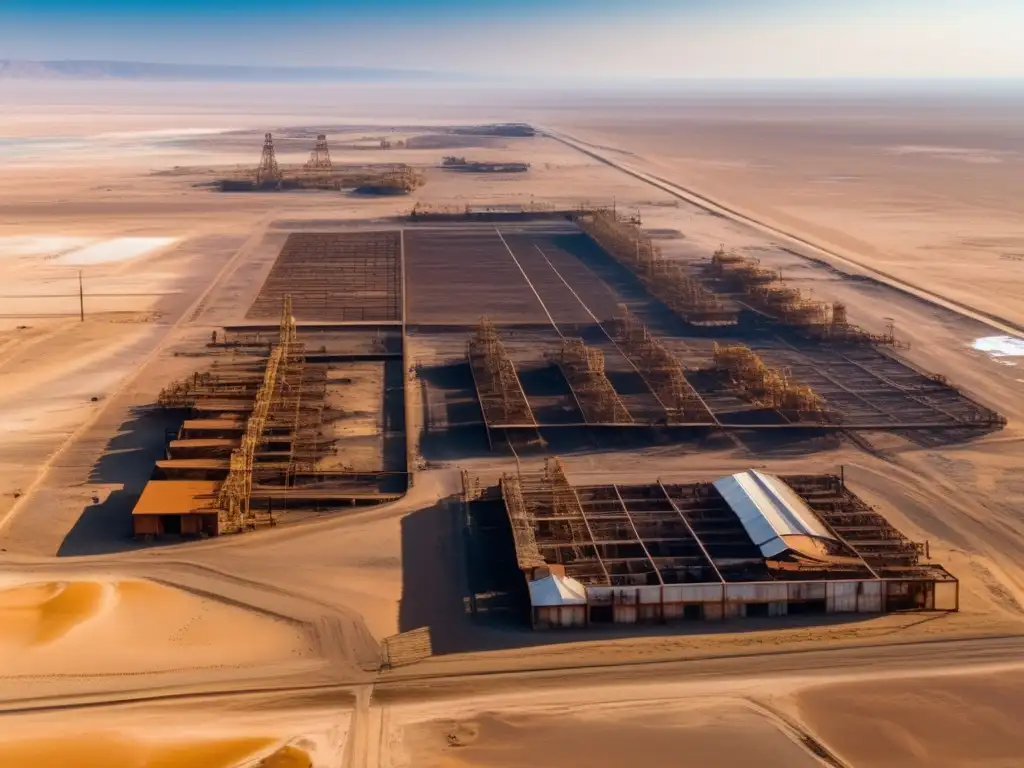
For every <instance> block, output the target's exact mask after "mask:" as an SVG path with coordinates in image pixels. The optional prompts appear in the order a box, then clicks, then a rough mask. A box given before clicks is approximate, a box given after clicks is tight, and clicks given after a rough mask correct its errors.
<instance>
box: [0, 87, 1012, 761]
mask: <svg viewBox="0 0 1024 768" xmlns="http://www.w3.org/2000/svg"><path fill="white" fill-rule="evenodd" d="M0 103H3V104H4V110H3V112H2V113H0V166H2V169H3V171H2V173H0V766H5V767H7V766H10V767H11V768H30V767H31V768H65V767H67V768H71V767H78V766H82V767H84V766H94V765H103V766H109V768H121V767H122V766H124V767H125V768H127V767H128V766H132V767H133V768H135V767H142V766H145V767H146V768H155V767H156V766H179V765H181V766H197V767H201V768H243V767H244V768H256V767H257V766H262V767H263V768H271V767H272V766H273V767H276V768H285V767H287V768H293V767H294V768H299V767H301V768H310V767H313V766H315V767H316V768H329V767H330V768H341V767H342V766H344V767H345V768H362V767H363V766H372V767H373V768H385V767H388V768H392V767H394V768H397V767H398V766H410V767H412V768H441V767H445V768H455V767H456V766H467V767H468V766H475V767H480V768H526V767H527V766H574V765H587V766H592V767H593V768H598V767H601V766H609V767H610V766H620V765H627V764H643V765H645V766H735V765H762V766H779V768H783V767H789V766H820V765H825V766H833V767H839V766H847V767H849V768H854V767H858V768H859V767H861V766H893V768H896V767H897V766H899V767H901V768H902V767H905V766H968V765H970V766H1011V765H1024V729H1022V728H1021V727H1020V716H1019V713H1020V712H1021V711H1022V708H1024V470H1022V460H1021V456H1022V435H1024V433H1022V429H1024V421H1022V420H1024V198H1022V197H1021V195H1020V194H1019V192H1020V180H1021V179H1022V178H1024V136H1022V134H1021V132H1020V130H1019V126H1020V125H1021V118H1022V117H1024V102H1022V101H1021V100H1020V97H1019V96H1016V97H1009V96H1008V97H1006V98H998V99H997V98H988V97H983V96H977V95H976V96H973V97H970V96H952V95H939V94H931V95H927V96H923V95H922V96H900V97H899V98H897V97H895V96H885V97H883V96H873V97H868V96H857V95H854V94H852V93H851V94H846V95H834V94H833V95H832V96H830V97H828V98H827V99H826V98H818V97H814V98H812V97H811V96H809V95H799V94H797V95H793V94H790V95H782V94H778V95H764V94H762V95H759V96H757V97H754V96H743V95H739V94H732V95H723V94H719V95H714V94H711V93H706V94H697V95H693V96H687V97H683V96H680V95H678V94H675V95H665V96H663V97H662V96H655V95H653V94H647V95H636V94H634V95H630V96H626V95H617V94H614V93H608V94H602V95H596V94H594V93H579V94H569V93H566V94H558V95H554V94H552V93H537V94H533V93H528V92H525V91H510V92H507V93H503V94H502V93H489V94H487V93H479V92H476V91H474V90H472V89H470V88H463V89H458V90H451V91H442V90H436V91H434V92H430V91H429V89H428V90H423V89H416V90H409V91H406V90H403V89H398V88H390V89H384V90H383V91H372V90H370V89H364V88H344V87H340V86H338V87H335V86H326V85H314V86H302V87H295V88H291V87H289V88H285V87H284V86H280V85H276V86H266V87H264V86H260V87H256V86H253V85H238V86H235V85H231V86H228V85H223V84H208V83H207V84H202V85H201V86H199V85H197V86H195V88H193V87H191V86H189V85H188V84H181V83H177V84H159V85H151V84H150V85H146V86H145V87H143V86H142V85H140V84H130V83H127V84H126V83H95V84H91V85H90V86H89V87H83V86H81V85H80V84H79V85H73V84H67V83H60V82H55V83H44V82H39V83H32V84H26V83H25V82H18V81H10V82H6V81H0ZM266 134H270V135H269V136H267V135H266ZM320 137H322V138H320ZM271 151H272V152H273V157H272V158H271V157H270V156H269V152H271ZM328 153H329V155H328ZM446 157H448V158H455V159H453V160H448V161H447V162H446V161H445V160H444V158H446ZM271 159H272V160H273V163H271ZM463 159H464V160H465V162H463ZM517 164H528V168H524V167H522V166H519V165H517ZM339 180H340V181H339ZM236 189H237V190H239V191H235V190H236ZM755 470H756V471H757V472H756V473H755V472H754V471H755ZM780 477H781V478H782V479H783V480H784V481H786V483H788V485H782V484H781V481H779V480H778V478H780ZM729 478H732V480H729ZM744 478H746V480H744ZM751 478H754V480H751V481H752V482H759V483H761V482H763V483H766V484H767V485H765V489H763V492H762V498H770V499H776V500H777V501H778V500H779V499H789V500H791V501H792V503H793V504H796V505H798V506H800V508H801V509H804V510H806V513H807V515H808V518H807V519H810V518H811V517H813V519H814V521H815V522H814V523H813V524H807V523H806V520H804V521H803V522H800V521H797V523H794V525H795V526H796V528H800V526H801V525H804V526H805V527H804V528H800V531H799V532H798V533H799V534H800V535H794V534H793V531H795V530H796V528H794V529H793V530H790V531H789V534H787V533H786V532H785V531H781V530H780V529H778V528H775V530H774V532H773V534H772V535H771V536H767V537H766V538H765V539H764V540H758V539H757V537H756V534H755V533H753V531H754V527H755V526H756V522H751V521H750V520H746V519H743V516H742V514H741V513H740V512H739V511H737V510H739V509H740V507H741V504H740V503H739V502H737V501H735V499H734V498H733V497H732V496H731V495H730V494H731V493H733V491H734V490H735V489H736V488H740V489H742V488H743V487H745V486H743V485H742V483H743V482H746V481H748V480H750V479H751ZM758 478H759V479H758ZM712 483H714V485H711V484H712ZM729 483H732V485H730V484H729ZM773 483H774V485H773ZM779 487H782V488H783V490H778V488H779ZM730 489H733V490H730ZM764 494H767V495H764ZM778 503H782V502H778ZM734 512H735V514H734ZM762 512H763V510H762ZM765 514H766V515H767V516H766V517H765V520H768V519H781V518H786V513H785V512H784V511H783V512H778V511H776V512H774V513H773V514H774V515H775V518H771V515H768V513H765ZM807 525H810V527H807ZM812 529H813V530H812ZM787 535H788V536H789V538H788V539H787ZM797 539H799V541H797ZM769 540H770V541H769ZM771 542H776V543H777V542H783V543H782V544H781V545H780V546H779V547H777V548H775V549H771V546H773V545H772V544H771ZM546 587H550V588H551V589H552V590H553V592H552V593H551V594H547V595H546V596H542V588H546ZM673 590H676V591H675V592H673ZM670 594H677V595H685V596H682V597H676V598H670V597H669V595H670ZM843 596H846V597H848V599H846V598H844V597H843ZM558 624H571V625H572V626H550V625H558Z"/></svg>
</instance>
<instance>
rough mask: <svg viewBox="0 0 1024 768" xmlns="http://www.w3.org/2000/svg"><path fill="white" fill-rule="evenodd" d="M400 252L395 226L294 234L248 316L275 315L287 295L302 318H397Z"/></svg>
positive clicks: (354, 320)
mask: <svg viewBox="0 0 1024 768" xmlns="http://www.w3.org/2000/svg"><path fill="white" fill-rule="evenodd" d="M401 252H402V233H401V232H399V231H396V230H386V231H378V232H294V233H292V234H290V235H288V239H287V240H286V241H285V244H284V247H283V248H282V249H281V253H280V255H278V257H277V261H275V262H274V266H273V267H272V268H271V270H270V274H269V275H267V279H266V281H265V282H264V283H263V287H262V288H261V289H260V293H259V295H258V296H257V297H256V300H255V301H254V302H253V305H252V306H251V307H250V308H249V312H248V315H247V317H249V318H250V319H266V318H270V317H274V316H275V315H276V313H277V311H278V308H279V307H280V306H281V301H282V299H283V297H284V296H285V295H286V294H288V295H290V296H291V297H292V299H293V301H294V306H295V316H296V318H298V319H299V320H302V321H326V322H335V321H342V322H371V321H391V322H399V321H400V320H401V319H402V279H401V272H402V269H401Z"/></svg>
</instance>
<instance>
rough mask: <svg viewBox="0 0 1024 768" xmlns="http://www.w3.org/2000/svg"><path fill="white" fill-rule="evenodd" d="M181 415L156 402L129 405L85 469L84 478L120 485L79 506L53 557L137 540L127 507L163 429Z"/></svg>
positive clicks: (158, 453)
mask: <svg viewBox="0 0 1024 768" xmlns="http://www.w3.org/2000/svg"><path fill="white" fill-rule="evenodd" d="M181 420H182V416H181V414H179V413H176V412H174V411H168V410H164V409H162V408H136V409H134V410H133V411H132V414H131V418H130V419H128V420H127V421H125V422H124V423H123V424H121V426H120V428H119V429H118V431H117V434H116V435H115V436H114V437H113V438H111V440H110V441H109V442H108V443H107V446H106V449H105V450H104V451H103V455H102V456H101V457H100V459H99V461H97V462H96V464H95V465H93V468H92V471H91V472H90V474H89V482H90V483H98V484H100V483H101V484H104V485H119V486H121V488H120V489H119V490H115V491H114V492H112V493H111V494H110V495H109V496H107V498H105V499H103V500H97V501H96V502H95V503H93V504H90V505H89V506H87V507H86V508H85V509H84V510H83V511H82V514H81V516H79V518H78V520H77V521H76V522H75V524H74V526H72V528H71V530H70V531H69V532H68V534H67V535H66V536H65V537H64V540H63V541H62V542H61V545H60V547H59V548H58V550H57V556H58V557H74V556H76V555H102V554H109V553H112V552H122V551H124V550H128V549H137V548H139V547H141V546H143V545H141V544H138V543H136V542H135V541H134V540H133V538H132V509H134V508H135V503H136V502H137V501H138V500H139V496H140V495H141V494H142V489H143V488H144V487H145V485H146V482H147V481H148V480H149V478H150V476H151V475H152V474H153V465H154V464H155V462H156V461H157V460H158V459H162V458H163V457H164V452H165V450H166V445H167V438H166V434H167V431H168V430H174V431H176V430H177V429H178V427H179V426H181ZM94 498H96V499H99V498H100V497H98V496H97V497H94Z"/></svg>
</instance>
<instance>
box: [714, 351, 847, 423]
mask: <svg viewBox="0 0 1024 768" xmlns="http://www.w3.org/2000/svg"><path fill="white" fill-rule="evenodd" d="M713 354H714V366H715V369H716V370H717V371H720V372H721V373H723V374H724V375H725V376H726V377H728V379H729V381H730V382H731V383H732V385H734V386H735V387H737V388H738V389H739V390H740V391H741V392H742V393H743V394H744V395H745V396H746V397H748V398H749V399H750V400H752V401H753V402H755V403H757V404H759V405H763V406H766V407H768V408H776V409H778V410H779V411H781V412H782V413H783V414H784V415H786V416H788V417H796V418H805V417H808V416H809V417H812V418H816V419H818V420H823V419H824V418H825V417H826V415H827V411H828V408H827V405H826V403H825V400H824V398H822V397H820V396H819V395H818V394H816V393H815V392H814V390H813V389H811V388H810V387H808V386H804V385H800V384H794V383H793V382H792V381H791V380H790V375H789V372H788V371H785V370H779V369H777V368H772V367H770V366H768V365H765V363H764V361H763V360H761V358H760V357H759V356H758V355H757V354H756V353H755V352H754V351H753V350H752V349H750V347H747V346H744V345H743V344H732V345H719V344H718V343H716V344H715V345H714V348H713Z"/></svg>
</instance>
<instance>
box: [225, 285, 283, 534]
mask: <svg viewBox="0 0 1024 768" xmlns="http://www.w3.org/2000/svg"><path fill="white" fill-rule="evenodd" d="M296 336H297V334H296V327H295V317H294V316H293V315H292V301H291V296H285V299H284V308H283V310H282V313H281V330H280V336H279V339H278V343H277V345H276V346H275V347H274V348H273V349H272V350H271V352H270V357H269V358H267V367H266V370H265V371H264V373H263V383H262V384H261V385H260V387H259V389H258V390H257V391H256V400H255V404H254V405H253V409H252V413H251V414H250V416H249V420H248V421H247V422H246V426H245V434H244V435H243V436H242V444H241V446H239V448H237V449H236V450H234V451H233V452H232V453H231V467H230V470H229V472H228V476H227V479H226V480H225V481H224V483H223V484H222V485H221V487H220V491H219V494H218V498H217V506H218V507H219V508H220V515H219V519H218V528H219V530H220V531H221V532H222V533H236V532H238V531H241V530H243V529H245V528H246V527H250V526H251V524H252V514H251V499H252V486H253V474H254V470H255V465H256V450H257V449H258V448H259V446H260V444H261V442H262V440H263V434H264V430H265V428H266V425H267V417H268V415H269V414H270V408H271V405H272V404H274V402H275V400H276V401H277V404H278V405H280V404H281V396H282V394H283V393H284V390H285V389H286V388H287V386H288V383H287V380H286V378H285V377H284V376H283V375H282V374H285V375H287V374H286V371H287V369H288V367H289V366H293V367H294V366H295V365H296V364H297V365H298V366H300V367H301V364H302V359H303V350H302V348H301V345H300V344H299V343H298V342H297V340H296ZM296 361H298V362H296ZM291 375H292V376H294V372H292V373H291ZM297 408H298V406H297V405H296V411H297ZM291 460H292V458H291V456H290V457H289V465H290V463H291ZM290 469H291V467H290V466H289V471H290Z"/></svg>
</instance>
